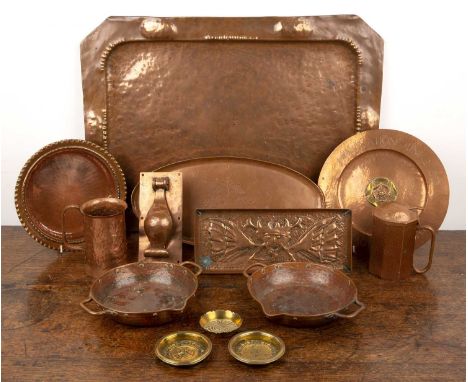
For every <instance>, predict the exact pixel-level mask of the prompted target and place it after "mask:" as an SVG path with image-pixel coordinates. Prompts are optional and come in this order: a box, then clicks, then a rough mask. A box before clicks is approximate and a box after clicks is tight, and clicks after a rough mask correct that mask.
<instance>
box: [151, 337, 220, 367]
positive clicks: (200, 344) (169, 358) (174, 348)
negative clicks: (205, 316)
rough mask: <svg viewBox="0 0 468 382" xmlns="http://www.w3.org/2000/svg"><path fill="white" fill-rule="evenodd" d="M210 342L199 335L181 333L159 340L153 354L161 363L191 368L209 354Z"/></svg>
mask: <svg viewBox="0 0 468 382" xmlns="http://www.w3.org/2000/svg"><path fill="white" fill-rule="evenodd" d="M211 348H212V345H211V341H210V339H209V338H208V337H206V336H204V335H203V334H201V333H197V332H190V331H183V332H175V333H171V334H168V335H167V336H165V337H163V338H161V339H160V340H159V341H158V342H157V344H156V348H155V349H154V352H155V354H156V356H157V357H158V358H159V359H160V360H161V361H163V362H165V363H167V364H169V365H173V366H191V365H195V364H197V363H199V362H201V361H203V360H204V359H205V358H206V357H208V355H209V354H210V353H211Z"/></svg>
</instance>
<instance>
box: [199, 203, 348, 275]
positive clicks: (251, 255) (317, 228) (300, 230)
mask: <svg viewBox="0 0 468 382" xmlns="http://www.w3.org/2000/svg"><path fill="white" fill-rule="evenodd" d="M344 216H345V215H343V214H340V213H336V212H315V213H309V214H294V213H289V214H287V213H285V214H282V213H276V214H273V213H263V214H258V213H252V214H247V215H246V214H245V213H244V214H239V216H226V217H224V216H220V217H216V216H211V217H210V216H208V217H205V218H203V219H202V221H201V222H200V224H201V225H200V231H201V235H202V236H201V237H200V239H201V241H202V242H203V243H205V244H204V246H203V255H202V256H201V257H200V261H201V262H202V266H203V267H204V268H205V269H207V270H235V269H243V268H244V267H245V266H247V264H249V263H253V262H262V263H266V264H272V263H279V262H284V261H312V262H315V263H322V264H329V265H331V266H332V267H334V268H337V269H342V268H344V267H345V268H346V267H347V266H348V265H349V264H348V253H346V249H345V248H344V247H345V241H346V239H347V236H346V232H348V231H347V229H348V228H349V226H348V225H347V222H348V221H347V219H345V217H344ZM207 258H209V259H210V261H206V259H207Z"/></svg>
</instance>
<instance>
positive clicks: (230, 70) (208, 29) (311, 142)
mask: <svg viewBox="0 0 468 382" xmlns="http://www.w3.org/2000/svg"><path fill="white" fill-rule="evenodd" d="M382 56H383V41H382V39H381V38H380V36H378V35H377V34H376V33H375V32H374V31H373V30H372V29H371V28H370V27H369V26H368V25H367V24H366V23H365V22H363V21H362V20H361V19H360V18H359V17H357V16H350V15H342V16H318V17H283V18H278V17H265V18H153V17H111V18H108V19H107V20H105V21H104V22H103V24H101V25H100V26H99V27H98V28H97V29H96V30H94V31H93V32H92V33H91V34H90V35H89V36H88V37H87V38H86V39H85V40H84V41H83V42H82V45H81V61H82V76H83V94H84V114H85V126H86V139H88V140H91V141H93V142H95V143H98V144H100V145H102V146H104V147H106V148H107V149H108V150H109V151H110V152H111V153H112V154H113V155H115V156H116V158H117V160H118V161H119V163H120V164H121V165H122V167H123V169H124V171H125V174H126V177H127V182H128V185H129V187H130V188H133V186H134V185H135V184H136V183H137V182H138V175H139V172H140V171H150V170H151V169H154V168H159V167H161V166H164V165H167V164H169V163H173V162H177V161H181V160H187V159H192V158H200V157H207V156H210V157H211V156H237V157H246V158H251V159H260V160H264V161H269V162H273V163H277V164H282V165H285V166H288V167H290V168H292V169H295V170H297V171H299V172H301V173H303V174H304V175H306V176H309V177H312V179H316V178H317V176H318V173H319V171H320V168H321V166H322V164H323V162H324V161H325V159H326V157H327V156H328V154H329V153H330V152H331V151H332V150H333V148H334V147H335V146H336V145H338V144H339V143H340V142H341V141H343V140H344V139H346V138H347V137H349V136H351V135H353V134H354V133H355V132H357V131H361V130H367V129H375V128H378V126H379V110H380V95H381V84H382V59H383V57H382Z"/></svg>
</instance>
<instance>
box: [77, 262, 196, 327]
mask: <svg viewBox="0 0 468 382" xmlns="http://www.w3.org/2000/svg"><path fill="white" fill-rule="evenodd" d="M187 265H190V266H192V267H194V268H196V271H195V272H192V271H191V270H189V269H187V268H186V266H187ZM201 272H202V268H201V267H200V266H199V265H198V264H195V263H193V262H191V261H184V262H183V263H180V264H173V263H166V262H138V263H130V264H127V265H122V266H120V267H117V268H114V269H111V270H109V271H107V272H106V273H104V274H102V275H101V276H100V277H99V278H98V279H97V280H95V281H94V283H93V285H92V286H91V290H90V292H89V297H88V298H87V299H86V300H84V301H83V302H81V304H80V305H81V307H82V308H83V309H84V310H86V311H87V312H88V313H90V314H92V315H109V316H111V317H112V318H113V319H114V320H116V321H118V322H120V323H123V324H128V325H137V326H152V325H161V324H164V323H166V322H169V321H172V320H173V319H175V318H176V317H179V316H180V315H182V314H183V312H184V310H185V307H186V305H187V302H188V300H189V299H190V298H191V297H193V296H194V295H195V291H196V290H197V288H198V280H197V277H198V276H199V275H200V273H201ZM92 300H94V302H95V303H96V304H97V305H99V307H100V308H101V309H100V310H97V311H94V310H91V309H90V308H89V307H88V306H86V304H87V303H89V302H91V301H92Z"/></svg>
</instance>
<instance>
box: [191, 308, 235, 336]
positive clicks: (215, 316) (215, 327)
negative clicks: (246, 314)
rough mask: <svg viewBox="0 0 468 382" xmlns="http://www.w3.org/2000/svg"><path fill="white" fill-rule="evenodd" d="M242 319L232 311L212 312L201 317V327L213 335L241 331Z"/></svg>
mask: <svg viewBox="0 0 468 382" xmlns="http://www.w3.org/2000/svg"><path fill="white" fill-rule="evenodd" d="M241 325H242V317H241V316H239V315H238V314H237V313H235V312H232V311H230V310H212V311H210V312H206V313H205V314H204V315H203V316H201V317H200V326H201V327H202V328H203V329H205V330H206V331H207V332H211V333H217V334H219V333H229V332H233V331H234V330H236V329H239V328H240V326H241Z"/></svg>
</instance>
